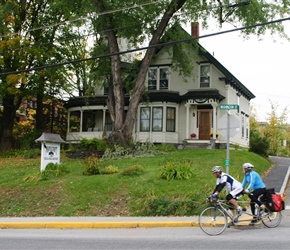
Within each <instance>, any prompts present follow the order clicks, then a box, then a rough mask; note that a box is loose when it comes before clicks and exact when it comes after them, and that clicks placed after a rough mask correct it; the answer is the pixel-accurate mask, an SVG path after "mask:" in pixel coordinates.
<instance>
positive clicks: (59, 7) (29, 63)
mask: <svg viewBox="0 0 290 250" xmlns="http://www.w3.org/2000/svg"><path fill="white" fill-rule="evenodd" d="M77 4H78V3H77V2H76V3H74V4H72V3H71V4H69V5H68V4H67V3H62V2H61V1H55V0H40V1H39V0H37V1H36V0H31V1H27V0H24V1H23V0H21V1H1V2H0V9H1V11H0V20H1V25H0V34H1V40H0V90H1V91H0V93H1V97H2V106H3V113H2V117H1V119H0V124H1V132H0V144H1V150H9V149H11V147H12V144H13V139H14V138H13V126H14V123H15V118H16V111H17V110H18V109H19V106H20V104H21V102H22V101H23V100H24V99H28V98H31V97H34V98H35V97H36V98H37V112H36V129H37V130H40V131H43V130H44V123H43V121H44V119H43V105H42V104H43V101H44V100H45V99H47V96H49V97H53V95H54V96H57V95H58V94H60V90H61V89H63V86H64V84H65V77H64V76H65V71H64V70H63V69H61V67H58V68H53V69H52V68H47V67H44V66H45V65H46V66H47V65H51V64H55V63H59V62H60V61H62V58H63V57H62V54H61V53H60V52H59V51H58V47H57V46H56V45H57V44H56V42H55V40H56V38H58V39H59V38H60V35H61V34H62V32H61V31H62V28H63V27H65V26H66V25H65V26H64V25H61V24H63V22H64V21H66V20H68V19H69V18H70V17H72V14H71V8H76V9H79V7H77V6H76V5H77ZM37 68H38V69H40V68H41V69H42V70H34V69H37ZM18 72H21V73H18Z"/></svg>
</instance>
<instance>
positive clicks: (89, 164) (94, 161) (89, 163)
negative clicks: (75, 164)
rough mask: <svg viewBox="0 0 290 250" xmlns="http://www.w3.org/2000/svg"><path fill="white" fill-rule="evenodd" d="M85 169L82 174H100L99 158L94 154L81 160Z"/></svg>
mask: <svg viewBox="0 0 290 250" xmlns="http://www.w3.org/2000/svg"><path fill="white" fill-rule="evenodd" d="M83 165H84V167H85V170H84V172H83V174H84V175H97V174H100V166H99V165H100V159H99V158H97V157H94V156H89V157H88V158H86V159H85V160H84V161H83Z"/></svg>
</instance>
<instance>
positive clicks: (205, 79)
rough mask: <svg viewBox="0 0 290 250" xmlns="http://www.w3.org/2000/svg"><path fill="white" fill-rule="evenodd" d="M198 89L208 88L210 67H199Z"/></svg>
mask: <svg viewBox="0 0 290 250" xmlns="http://www.w3.org/2000/svg"><path fill="white" fill-rule="evenodd" d="M200 87H201V88H207V87H210V65H209V64H203V65H200Z"/></svg>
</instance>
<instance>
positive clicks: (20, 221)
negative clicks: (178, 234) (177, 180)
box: [0, 157, 290, 229]
mask: <svg viewBox="0 0 290 250" xmlns="http://www.w3.org/2000/svg"><path fill="white" fill-rule="evenodd" d="M270 158H271V159H272V160H273V161H274V162H275V163H276V166H275V167H274V168H272V169H271V171H270V172H269V174H268V175H267V176H266V177H265V178H264V181H265V184H266V186H267V188H275V191H276V192H278V193H281V194H283V193H284V192H285V191H286V187H287V182H288V179H289V174H290V170H289V166H290V158H280V157H270ZM287 192H288V193H289V194H288V195H287V196H288V197H290V190H287ZM288 202H289V201H287V202H286V203H288ZM286 207H287V204H286ZM196 226H199V225H198V216H189V217H3V218H0V228H2V229H5V228H14V229H16V228H26V229H28V228H30V229H32V228H67V229H69V228H70V229H77V228H87V229H89V228H138V227H139V228H153V227H196Z"/></svg>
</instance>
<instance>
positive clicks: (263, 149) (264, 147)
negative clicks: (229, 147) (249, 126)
mask: <svg viewBox="0 0 290 250" xmlns="http://www.w3.org/2000/svg"><path fill="white" fill-rule="evenodd" d="M269 148H270V143H269V140H268V139H267V138H265V137H262V136H261V134H258V133H253V134H251V137H250V148H249V151H250V152H254V153H256V154H258V155H261V156H264V157H268V152H269Z"/></svg>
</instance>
